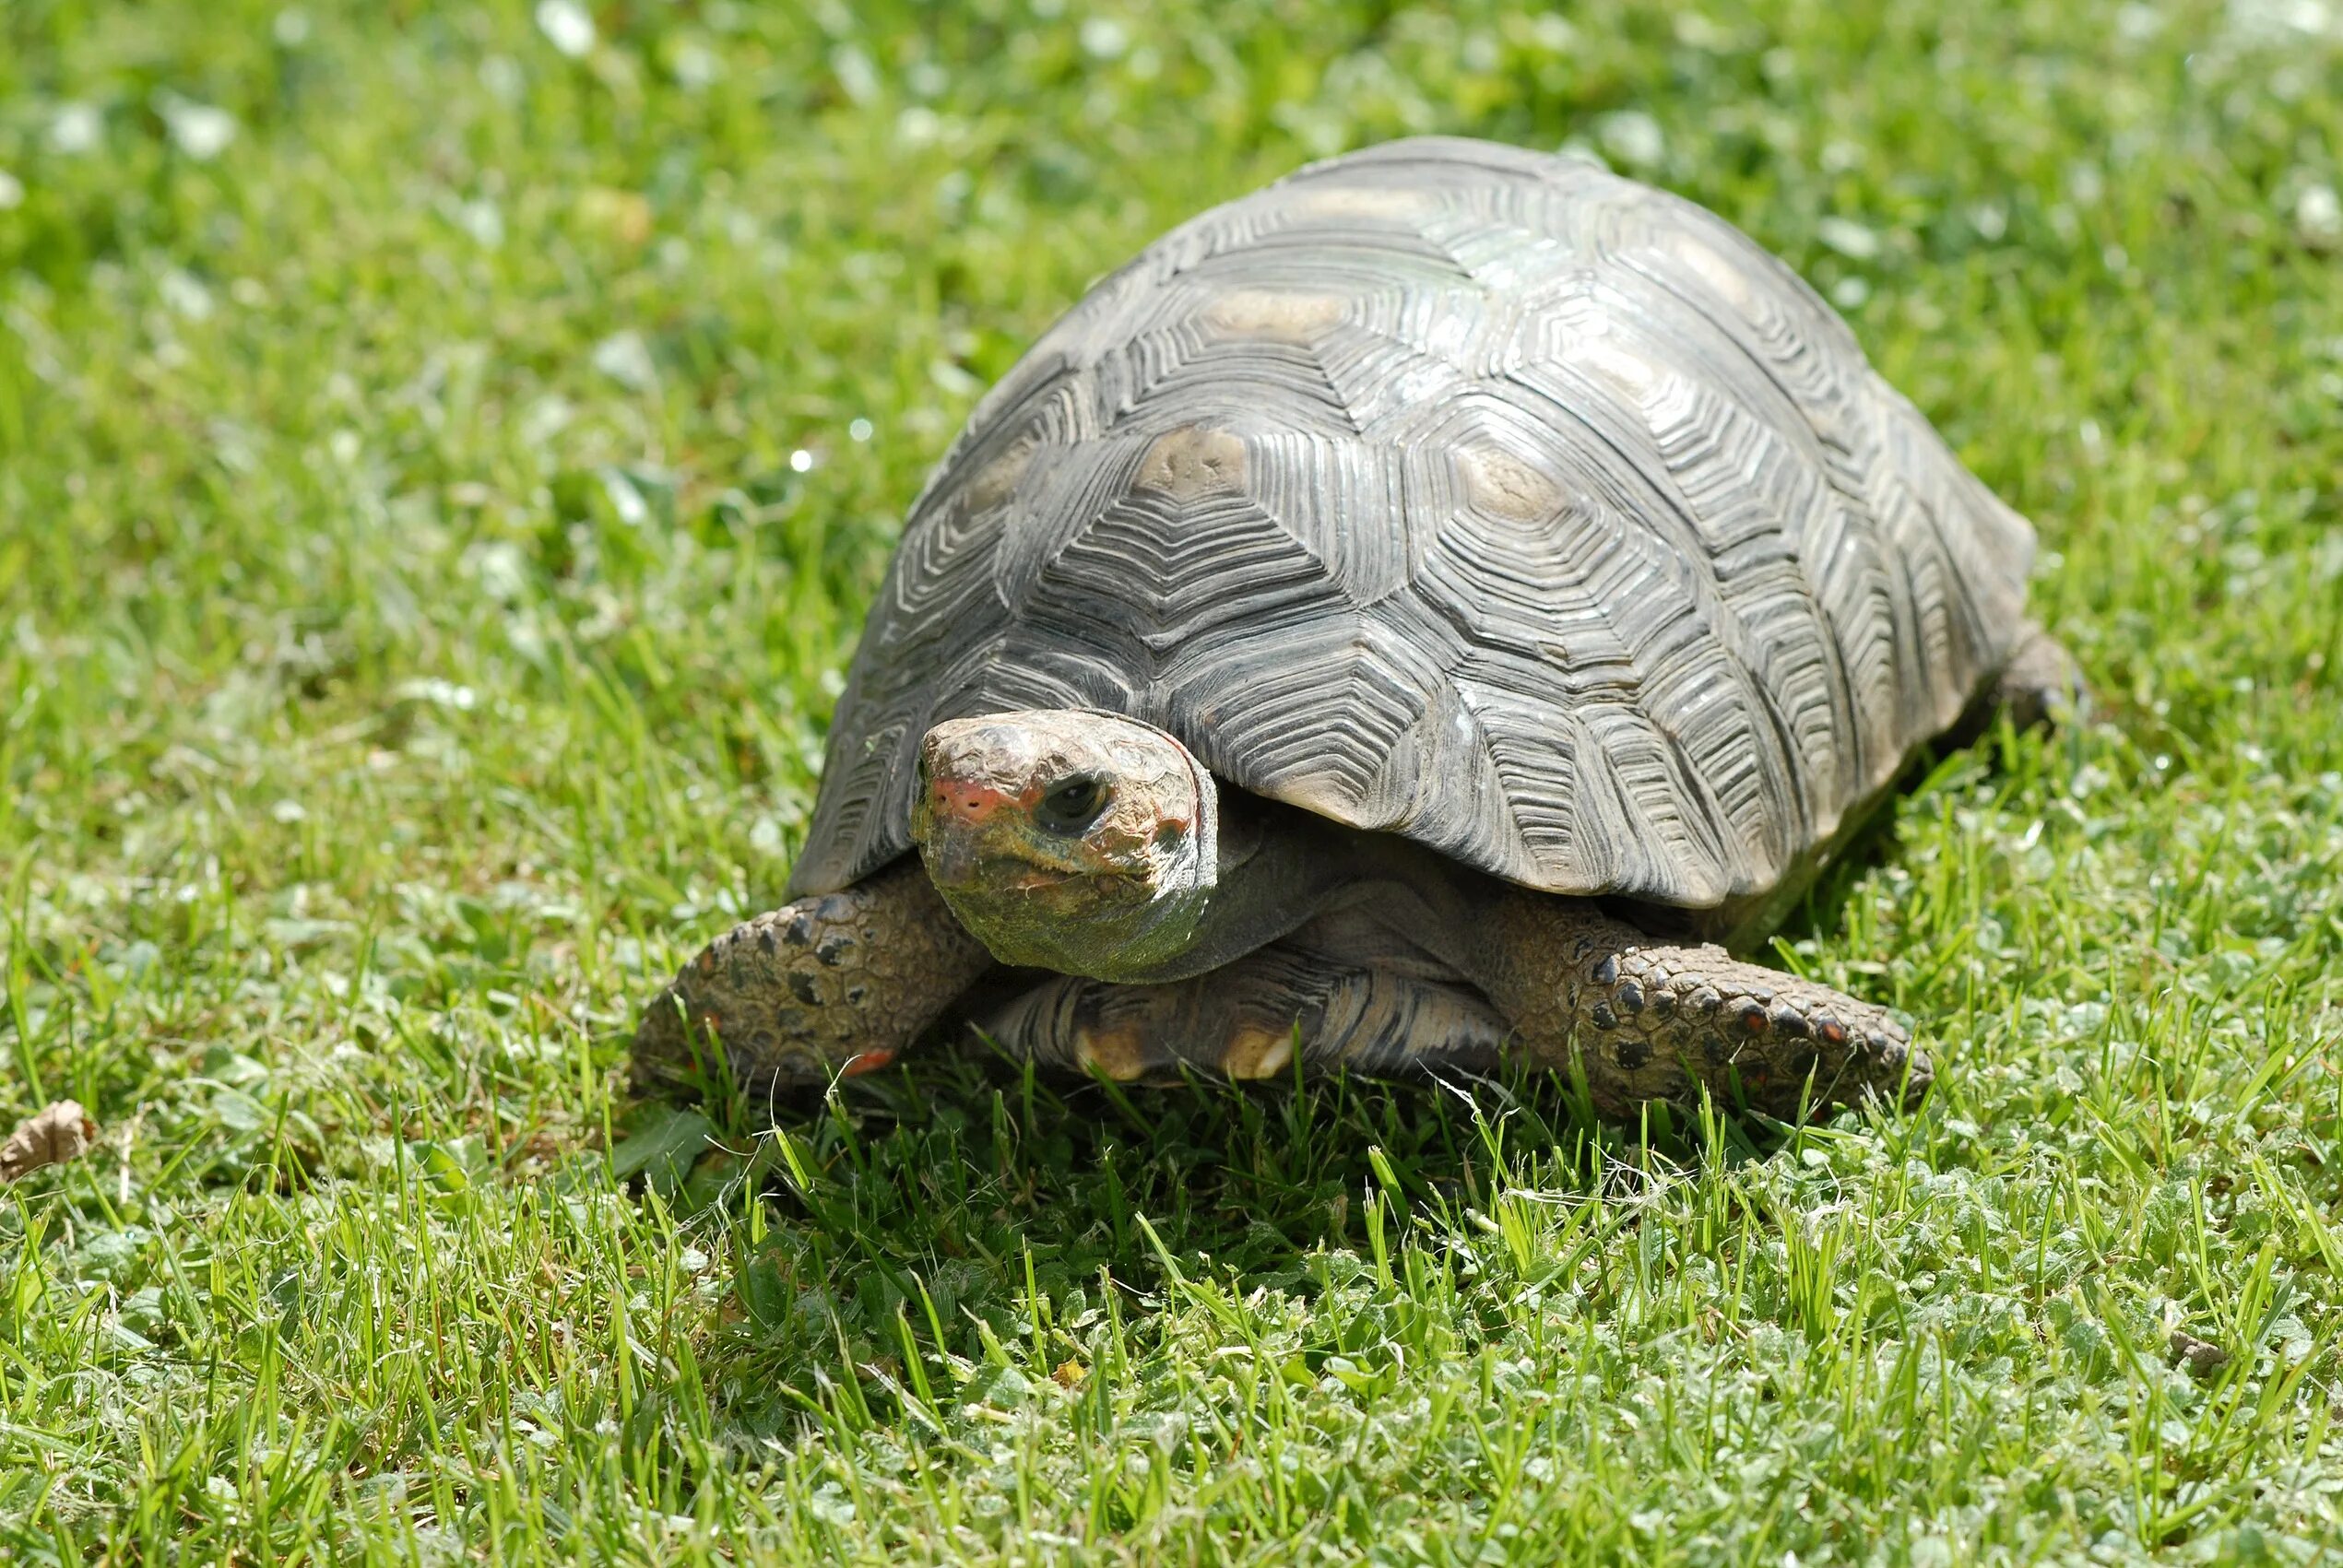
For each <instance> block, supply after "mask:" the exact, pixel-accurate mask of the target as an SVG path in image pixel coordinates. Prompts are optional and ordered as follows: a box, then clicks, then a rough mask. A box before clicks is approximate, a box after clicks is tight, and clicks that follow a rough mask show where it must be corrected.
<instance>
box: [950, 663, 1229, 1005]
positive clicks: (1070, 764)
mask: <svg viewBox="0 0 2343 1568" xmlns="http://www.w3.org/2000/svg"><path fill="white" fill-rule="evenodd" d="M1218 829H1219V808H1218V796H1217V793H1216V790H1215V786H1214V784H1213V776H1212V774H1211V773H1210V772H1206V771H1205V768H1204V765H1203V764H1202V763H1201V762H1199V761H1198V760H1196V759H1195V757H1194V756H1193V755H1192V754H1191V753H1190V752H1189V749H1188V748H1187V747H1185V746H1182V745H1181V744H1180V743H1179V742H1178V741H1177V739H1175V738H1173V737H1171V736H1169V735H1166V733H1165V732H1163V731H1162V730H1159V729H1157V728H1155V727H1154V725H1144V724H1141V723H1140V722H1139V721H1137V720H1136V719H1128V718H1123V717H1121V716H1120V715H1118V714H1114V713H1093V712H1088V711H1084V710H1079V709H1047V710H1035V711H1031V712H1025V713H988V714H985V715H982V716H980V717H977V718H971V719H953V720H950V721H948V722H946V723H943V724H940V725H936V727H935V728H933V729H931V730H929V732H928V734H927V738H926V739H925V740H924V741H922V742H921V744H920V747H919V784H918V792H917V795H916V796H914V798H913V802H912V808H911V836H912V837H913V838H914V839H915V840H917V843H918V845H919V855H920V858H921V859H923V860H924V861H925V862H926V863H927V867H928V876H929V879H930V880H931V881H933V882H934V883H935V885H936V890H937V891H939V892H941V894H942V895H943V898H944V902H946V903H948V904H950V905H951V906H952V912H953V914H955V915H957V916H959V918H960V923H961V924H962V925H965V926H966V927H967V928H968V929H969V931H971V932H972V933H974V934H975V935H976V937H977V938H978V939H979V940H981V941H982V942H983V943H984V944H985V946H986V947H988V948H989V949H991V950H992V955H993V957H995V958H997V959H999V960H1000V961H1001V962H1003V963H1009V964H1026V965H1034V966H1037V967H1040V968H1044V969H1054V970H1059V971H1061V972H1063V973H1069V974H1086V975H1090V976H1092V977H1093V978H1095V979H1099V980H1110V981H1112V980H1123V979H1130V978H1137V977H1140V976H1143V975H1146V974H1149V973H1154V972H1155V971H1156V970H1158V969H1159V968H1160V967H1161V966H1162V965H1163V964H1165V963H1166V961H1169V960H1171V959H1173V958H1175V957H1176V956H1177V955H1178V954H1179V953H1180V952H1181V951H1183V950H1184V949H1186V948H1187V947H1188V946H1189V944H1190V943H1191V942H1192V941H1193V940H1194V939H1195V937H1196V928H1197V922H1198V921H1199V920H1200V919H1201V917H1202V915H1203V913H1204V909H1205V906H1206V905H1207V904H1209V903H1210V902H1212V895H1213V882H1214V878H1215V874H1216V871H1217V868H1218V863H1219V831H1218Z"/></svg>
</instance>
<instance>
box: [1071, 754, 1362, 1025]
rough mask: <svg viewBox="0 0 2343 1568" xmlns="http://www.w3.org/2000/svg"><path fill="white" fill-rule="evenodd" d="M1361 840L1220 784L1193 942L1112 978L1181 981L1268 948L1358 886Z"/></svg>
mask: <svg viewBox="0 0 2343 1568" xmlns="http://www.w3.org/2000/svg"><path fill="white" fill-rule="evenodd" d="M1365 837H1367V835H1364V834H1360V833H1357V832H1355V831H1352V830H1350V829H1348V828H1343V827H1341V826H1339V825H1337V824H1335V823H1333V822H1330V821H1328V820H1327V819H1324V818H1323V817H1320V816H1318V815H1317V814H1316V813H1314V812H1309V811H1304V810H1302V809H1300V808H1297V807H1292V806H1285V805H1282V804H1280V803H1278V802H1276V801H1273V800H1264V799H1262V798H1261V797H1260V796H1256V795H1248V794H1246V793H1245V792H1244V791H1242V790H1238V789H1232V788H1230V787H1229V786H1228V785H1226V784H1222V785H1221V786H1220V855H1219V865H1218V867H1217V870H1216V872H1215V875H1214V878H1213V890H1212V894H1211V897H1210V900H1209V902H1207V903H1206V904H1205V906H1204V910H1203V913H1202V914H1201V915H1200V916H1198V918H1197V921H1196V925H1195V928H1194V936H1193V937H1192V938H1191V939H1190V940H1189V943H1188V944H1187V946H1185V947H1183V948H1182V949H1180V950H1179V951H1178V952H1177V953H1174V954H1171V955H1170V956H1168V957H1166V959H1164V960H1163V961H1161V962H1159V963H1156V964H1154V965H1152V966H1150V967H1149V968H1148V969H1147V970H1146V971H1145V972H1144V973H1129V974H1125V975H1120V976H1118V979H1123V980H1127V981H1134V982H1139V983H1142V984H1160V983H1162V982H1165V981H1171V980H1186V979H1189V978H1190V977H1191V976H1194V975H1198V974H1201V973H1205V972H1206V971H1207V970H1213V969H1218V968H1219V967H1221V965H1223V964H1225V963H1230V962H1233V961H1236V960H1237V959H1240V958H1243V957H1244V956H1245V955H1246V954H1247V953H1249V952H1251V951H1252V950H1253V949H1256V948H1260V947H1263V946H1265V945H1267V944H1268V943H1271V942H1274V941H1275V940H1277V939H1278V938H1279V937H1283V936H1284V935H1286V934H1287V933H1288V932H1291V931H1293V930H1294V929H1296V927H1298V926H1300V925H1304V924H1306V923H1307V922H1308V920H1309V919H1310V918H1311V916H1313V915H1315V914H1318V913H1319V911H1320V910H1322V909H1324V908H1325V907H1326V906H1327V905H1328V904H1329V903H1331V902H1334V901H1335V900H1336V899H1338V898H1339V897H1341V896H1342V894H1343V892H1344V891H1345V890H1347V889H1348V888H1350V887H1351V886H1352V885H1353V884H1355V882H1356V881H1357V880H1358V878H1359V875H1360V862H1359V855H1358V852H1357V847H1356V846H1357V843H1358V841H1360V840H1361V839H1363V838H1365Z"/></svg>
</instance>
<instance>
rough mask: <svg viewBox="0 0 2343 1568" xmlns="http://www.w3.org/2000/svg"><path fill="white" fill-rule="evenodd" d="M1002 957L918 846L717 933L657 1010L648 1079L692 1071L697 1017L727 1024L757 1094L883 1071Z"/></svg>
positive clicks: (638, 1036)
mask: <svg viewBox="0 0 2343 1568" xmlns="http://www.w3.org/2000/svg"><path fill="white" fill-rule="evenodd" d="M991 967H992V956H991V955H990V954H989V953H988V952H986V951H985V949H984V945H983V944H982V943H980V942H978V941H977V940H976V938H975V937H971V936H970V935H968V933H967V932H966V931H965V930H964V929H962V927H961V925H960V923H959V922H958V921H957V920H955V919H953V915H952V912H951V911H950V910H949V909H947V908H945V907H944V902H943V900H942V899H941V898H940V897H938V896H937V893H936V890H935V888H934V886H933V884H931V883H930V882H929V880H928V875H927V872H926V871H925V870H924V869H922V868H921V867H920V864H919V861H918V859H917V857H916V856H914V857H911V858H908V859H905V860H903V861H900V862H898V863H897V864H896V865H894V866H892V867H888V868H887V869H885V870H883V871H881V872H880V873H879V874H878V875H876V876H874V877H871V878H869V879H867V880H865V881H862V882H858V883H856V884H855V885H854V886H853V887H850V888H847V889H845V890H842V891H839V892H834V893H824V894H822V895H820V896H818V897H815V898H808V899H799V901H798V902H795V903H792V904H785V905H783V906H782V907H781V908H779V909H776V910H775V911H773V912H772V913H771V914H760V915H758V916H757V917H756V918H755V919H754V920H751V921H748V922H747V923H745V924H743V925H736V926H734V927H733V928H732V929H731V930H730V931H728V932H727V933H725V934H724V935H723V936H721V937H717V938H716V940H715V941H713V942H711V943H709V944H708V946H707V947H706V949H704V950H703V951H702V952H701V953H700V955H699V957H697V958H695V959H693V960H692V961H691V962H689V963H687V964H685V965H684V966H683V968H682V970H681V972H680V973H678V974H677V975H676V977H675V981H674V983H673V984H670V985H669V987H668V988H667V989H666V990H665V991H662V992H661V993H659V996H658V997H657V1000H655V1001H653V1002H652V1004H651V1005H650V1007H649V1008H645V1011H644V1014H643V1022H642V1025H641V1027H640V1028H639V1029H638V1030H637V1031H636V1032H635V1036H634V1074H635V1079H636V1081H637V1082H638V1083H639V1084H641V1085H643V1086H644V1087H645V1088H661V1087H669V1086H673V1085H676V1084H679V1083H680V1082H682V1081H683V1080H684V1079H686V1078H687V1077H688V1076H689V1074H690V1072H691V1069H692V1055H693V1048H692V1038H691V1035H692V1030H693V1029H696V1030H698V1031H700V1032H714V1033H715V1034H716V1037H717V1038H718V1040H719V1041H720V1042H721V1043H722V1046H723V1053H724V1060H725V1063H726V1065H727V1066H728V1067H729V1069H730V1071H731V1074H732V1076H733V1078H734V1079H736V1080H737V1081H738V1082H739V1083H740V1085H741V1086H742V1087H744V1088H747V1089H749V1090H751V1091H753V1092H756V1093H766V1092H769V1091H772V1090H774V1089H775V1088H788V1087H791V1086H793V1085H804V1084H811V1085H819V1084H822V1083H826V1082H828V1081H829V1080H830V1079H831V1078H833V1077H834V1076H836V1075H837V1074H839V1073H858V1072H869V1071H871V1070H872V1069H874V1068H877V1067H884V1066H886V1064H887V1063H889V1062H891V1061H893V1059H894V1055H895V1053H896V1052H898V1051H900V1050H902V1049H903V1047H904V1046H905V1045H906V1044H908V1043H910V1042H911V1041H912V1040H913V1039H914V1038H915V1037H916V1036H917V1034H918V1033H919V1032H920V1031H921V1030H923V1029H925V1028H927V1027H928V1025H929V1023H931V1022H933V1021H934V1020H935V1019H936V1018H937V1016H938V1015H939V1014H941V1012H942V1011H943V1010H944V1008H947V1007H949V1006H951V1004H952V1002H953V998H954V997H956V996H959V995H960V994H961V992H963V991H964V990H966V989H967V988H968V986H969V985H970V984H972V983H973V982H974V981H975V980H976V978H977V977H978V976H979V975H981V974H983V973H984V972H985V971H986V970H988V969H989V968H991ZM687 1018H688V1020H689V1021H690V1025H691V1028H690V1029H687V1027H686V1020H687Z"/></svg>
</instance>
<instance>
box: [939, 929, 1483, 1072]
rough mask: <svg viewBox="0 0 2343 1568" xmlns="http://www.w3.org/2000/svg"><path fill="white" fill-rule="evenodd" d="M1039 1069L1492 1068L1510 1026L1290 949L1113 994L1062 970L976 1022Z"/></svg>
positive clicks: (1393, 980) (1428, 983)
mask: <svg viewBox="0 0 2343 1568" xmlns="http://www.w3.org/2000/svg"><path fill="white" fill-rule="evenodd" d="M980 1021H981V1023H982V1025H983V1027H984V1029H985V1032H987V1033H988V1034H990V1035H991V1036H992V1037H993V1038H994V1039H995V1040H996V1041H998V1042H1000V1043H1001V1044H1002V1045H1003V1046H1005V1047H1007V1048H1008V1049H1009V1050H1011V1051H1012V1052H1015V1053H1017V1054H1018V1055H1024V1056H1030V1057H1031V1058H1032V1059H1033V1060H1035V1062H1037V1063H1041V1064H1043V1065H1046V1066H1052V1067H1077V1068H1083V1069H1086V1070H1089V1071H1092V1072H1097V1073H1102V1074H1104V1075H1105V1076H1106V1077H1108V1078H1112V1079H1122V1080H1125V1081H1131V1080H1138V1081H1142V1082H1167V1081H1175V1080H1177V1079H1178V1077H1179V1076H1180V1073H1181V1070H1182V1069H1183V1068H1193V1069H1195V1070H1197V1071H1200V1072H1203V1073H1217V1074H1221V1075H1224V1076H1225V1077H1228V1078H1232V1079H1273V1078H1283V1077H1286V1076H1288V1075H1290V1074H1291V1073H1292V1072H1293V1070H1294V1051H1295V1047H1296V1044H1297V1043H1298V1045H1299V1046H1300V1049H1301V1054H1302V1062H1303V1066H1304V1067H1306V1068H1308V1069H1309V1070H1312V1071H1316V1070H1321V1069H1323V1068H1325V1067H1331V1066H1333V1065H1335V1064H1336V1063H1338V1062H1339V1063H1341V1064H1343V1065H1345V1066H1348V1067H1353V1068H1355V1069H1357V1070H1359V1071H1363V1072H1395V1071H1400V1070H1403V1069H1407V1068H1413V1067H1426V1066H1436V1065H1449V1066H1454V1067H1464V1068H1467V1069H1473V1070H1485V1069H1487V1068H1489V1067H1494V1066H1495V1065H1496V1064H1497V1060H1498V1058H1499V1055H1500V1054H1501V1053H1502V1051H1503V1049H1504V1044H1505V1036H1506V1026H1505V1020H1503V1019H1502V1018H1500V1017H1498V1016H1497V1014H1496V1013H1495V1012H1494V1011H1492V1010H1491V1009H1490V1008H1488V1006H1487V1005H1486V1004H1485V1003H1483V1002H1482V1001H1481V1000H1480V999H1479V998H1478V997H1476V996H1473V995H1472V994H1471V993H1470V992H1468V991H1466V990H1464V989H1463V988H1461V987H1458V986H1450V985H1443V984H1438V982H1436V981H1432V980H1426V979H1422V978H1418V977H1415V976H1413V975H1410V974H1408V973H1403V972H1401V971H1398V970H1394V969H1391V968H1383V967H1365V968H1363V967H1357V966H1355V965H1346V964H1344V963H1343V962H1342V961H1339V960H1334V959H1330V958H1329V957H1327V956H1326V955H1325V954H1323V953H1320V952H1317V951H1313V950H1311V949H1307V948H1303V947H1299V946H1296V945H1294V944H1292V943H1287V942H1278V943H1272V945H1270V946H1269V947H1266V948H1262V949H1258V950H1256V951H1254V952H1251V953H1248V954H1247V955H1246V956H1245V957H1243V958H1241V959H1238V960H1237V961H1235V962H1233V963H1229V964H1225V965H1224V966H1222V967H1221V968H1219V969H1216V970H1213V971H1212V972H1211V973H1207V974H1201V975H1199V976H1197V977H1196V978H1195V979H1192V980H1181V981H1174V982H1172V983H1170V984H1162V985H1115V984H1107V983H1106V982H1105V981H1100V980H1085V979H1083V978H1080V977H1078V976H1074V975H1061V976H1058V977H1055V978H1052V979H1050V980H1047V981H1045V982H1043V983H1042V984H1038V985H1035V987H1034V988H1033V989H1031V990H1029V991H1025V992H1022V993H1020V994H1019V995H1017V996H1013V997H1012V998H1010V999H1009V1000H1008V1001H1007V1002H1005V1003H1003V1004H1002V1005H1001V1006H1000V1007H999V1008H995V1009H994V1010H993V1011H992V1012H991V1014H990V1015H989V1016H988V1017H987V1018H985V1019H983V1020H980Z"/></svg>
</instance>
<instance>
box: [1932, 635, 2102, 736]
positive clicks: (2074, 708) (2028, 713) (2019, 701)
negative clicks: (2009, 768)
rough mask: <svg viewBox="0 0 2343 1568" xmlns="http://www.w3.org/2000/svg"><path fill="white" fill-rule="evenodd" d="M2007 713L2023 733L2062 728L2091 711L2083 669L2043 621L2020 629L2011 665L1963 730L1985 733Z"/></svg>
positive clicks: (2002, 673)
mask: <svg viewBox="0 0 2343 1568" xmlns="http://www.w3.org/2000/svg"><path fill="white" fill-rule="evenodd" d="M2001 713H2007V714H2008V715H2009V722H2010V724H2011V725H2013V726H2015V727H2016V728H2018V729H2021V730H2027V729H2033V728H2036V727H2038V726H2041V725H2050V726H2051V727H2053V728H2061V729H2063V728H2065V726H2066V725H2071V724H2076V723H2079V722H2080V721H2082V720H2083V719H2085V718H2087V717H2088V716H2089V713H2090V686H2089V683H2088V682H2086V681H2085V680H2084V679H2083V666H2081V665H2079V664H2077V662H2076V660H2075V655H2074V654H2070V653H2068V652H2067V651H2066V648H2065V644H2064V643H2060V642H2059V641H2058V639H2056V638H2055V637H2053V636H2052V635H2051V634H2050V633H2049V632H2048V631H2044V630H2043V629H2042V627H2041V623H2040V622H2037V621H2031V620H2029V621H2028V622H2026V624H2025V625H2024V626H2022V627H2020V628H2019V629H2018V642H2017V645H2016V646H2015V647H2014V648H2013V649H2012V650H2011V653H2010V655H2009V662H2008V663H2007V664H2006V665H2004V666H2002V669H2001V674H2000V675H1998V676H1996V677H1995V678H1994V683H1993V685H1992V686H1991V687H1990V688H1988V689H1987V690H1986V692H1985V695H1984V696H1983V698H1982V699H1981V700H1980V701H1978V702H1977V703H1976V704H1975V705H1974V706H1973V708H1972V710H1971V712H1970V714H1969V715H1968V717H1967V718H1966V719H1965V720H1964V722H1963V723H1962V725H1960V726H1959V727H1960V729H1961V730H1963V731H1964V732H1965V731H1969V730H1972V729H1973V730H1974V732H1975V733H1977V734H1980V735H1982V734H1983V733H1984V732H1985V731H1986V730H1987V729H1990V728H1991V727H1992V726H1993V724H1994V718H1995V717H1996V716H1997V715H1999V714H2001Z"/></svg>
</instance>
